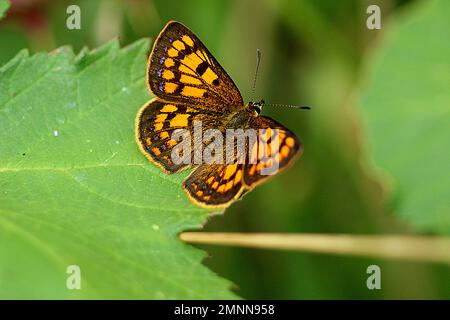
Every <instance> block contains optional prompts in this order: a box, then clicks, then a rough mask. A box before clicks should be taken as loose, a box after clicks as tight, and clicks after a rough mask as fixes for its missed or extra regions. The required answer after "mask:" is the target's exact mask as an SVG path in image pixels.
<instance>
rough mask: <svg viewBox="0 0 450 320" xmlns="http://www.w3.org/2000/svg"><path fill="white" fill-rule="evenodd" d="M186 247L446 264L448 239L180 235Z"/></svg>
mask: <svg viewBox="0 0 450 320" xmlns="http://www.w3.org/2000/svg"><path fill="white" fill-rule="evenodd" d="M180 238H181V240H183V241H186V242H189V243H199V244H210V245H222V246H237V247H248V248H260V249H279V250H295V251H307V252H316V253H331V254H339V255H355V256H366V257H373V258H390V259H400V260H414V261H427V262H439V263H445V264H450V238H448V237H423V236H402V235H386V236H385V235H348V234H336V235H332V234H281V233H278V234H277V233H250V234H249V233H212V232H211V233H210V232H184V233H182V234H181V235H180Z"/></svg>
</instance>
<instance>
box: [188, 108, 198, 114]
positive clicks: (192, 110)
mask: <svg viewBox="0 0 450 320" xmlns="http://www.w3.org/2000/svg"><path fill="white" fill-rule="evenodd" d="M186 112H188V113H193V112H197V110H195V109H194V108H189V107H187V109H186Z"/></svg>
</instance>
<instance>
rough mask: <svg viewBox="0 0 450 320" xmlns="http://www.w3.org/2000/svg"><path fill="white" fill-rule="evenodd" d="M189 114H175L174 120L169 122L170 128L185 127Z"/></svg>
mask: <svg viewBox="0 0 450 320" xmlns="http://www.w3.org/2000/svg"><path fill="white" fill-rule="evenodd" d="M189 116H190V115H189V114H177V115H176V116H175V118H173V119H172V120H170V126H171V127H187V125H188V118H189Z"/></svg>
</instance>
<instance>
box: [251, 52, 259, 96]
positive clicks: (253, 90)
mask: <svg viewBox="0 0 450 320" xmlns="http://www.w3.org/2000/svg"><path fill="white" fill-rule="evenodd" d="M260 62H261V50H259V49H256V70H255V77H254V78H253V88H252V97H253V101H255V90H256V79H257V77H258V70H259V63H260Z"/></svg>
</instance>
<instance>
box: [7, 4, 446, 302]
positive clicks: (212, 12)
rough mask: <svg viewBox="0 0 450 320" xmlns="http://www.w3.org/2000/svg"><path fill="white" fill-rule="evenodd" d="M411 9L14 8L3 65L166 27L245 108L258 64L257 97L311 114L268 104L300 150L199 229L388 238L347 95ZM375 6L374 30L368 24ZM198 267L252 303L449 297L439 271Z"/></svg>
mask: <svg viewBox="0 0 450 320" xmlns="http://www.w3.org/2000/svg"><path fill="white" fill-rule="evenodd" d="M411 2H413V1H399V0H397V1H395V0H385V1H363V0H361V1H357V0H354V1H350V0H345V1H329V0H315V1H295V0H292V1H289V0H286V1H274V0H273V1H270V0H263V1H247V0H244V1H237V0H236V1H206V0H203V1H199V0H196V1H167V0H161V1H150V0H122V1H119V0H117V1H113V0H81V1H49V0H48V1H45V0H34V1H33V0H17V1H14V0H13V1H12V3H13V4H12V7H11V9H10V11H9V12H8V16H7V17H6V19H5V20H3V21H1V22H0V65H1V64H3V63H5V62H6V61H8V60H9V59H11V58H12V57H13V56H14V55H15V54H16V53H17V52H18V51H19V50H20V49H22V48H24V47H26V48H29V49H30V51H31V52H37V51H51V50H53V49H55V48H57V47H59V46H62V45H71V46H72V47H73V48H74V50H75V51H79V50H81V48H82V47H83V46H87V47H88V48H95V47H97V46H99V45H101V44H103V43H105V42H106V41H108V40H109V39H111V38H114V37H119V38H120V42H121V44H122V45H126V44H129V43H132V42H134V41H135V40H137V39H140V38H143V37H147V38H151V39H153V38H154V37H155V36H156V35H157V34H158V33H159V31H160V30H161V28H162V27H163V26H164V24H165V23H166V22H167V21H168V20H177V21H180V22H182V23H184V24H185V25H187V26H188V27H189V28H191V29H192V30H193V31H194V32H195V33H196V34H197V35H198V36H199V38H200V39H202V40H203V42H204V43H205V44H206V46H207V47H208V48H209V49H210V51H211V52H212V53H213V54H214V55H215V56H216V58H217V60H218V61H219V62H220V63H221V64H222V66H223V67H224V68H225V70H227V72H228V73H229V74H230V76H231V77H232V78H233V79H234V81H235V82H236V84H237V85H238V87H239V88H240V90H241V93H242V95H243V97H244V99H245V100H246V101H248V100H249V99H251V98H253V97H251V96H250V95H251V85H252V79H253V76H254V69H255V63H256V49H257V48H259V49H261V51H262V62H261V66H260V73H259V77H258V83H257V88H256V98H257V99H260V98H264V99H265V100H266V101H267V102H269V103H284V104H302V105H303V104H304V105H309V106H312V107H313V110H312V111H310V112H304V111H298V110H293V109H283V108H270V107H267V108H265V109H264V110H263V113H264V114H266V115H270V116H272V117H274V118H275V119H277V120H278V121H280V122H281V123H283V124H284V125H286V126H287V127H288V128H290V129H292V130H293V131H294V132H296V133H297V134H298V136H299V137H300V138H301V139H302V141H303V142H304V144H305V151H304V155H303V156H302V157H301V158H300V159H299V160H298V161H297V162H296V164H295V165H294V166H293V167H292V168H291V169H289V170H288V171H286V172H285V173H283V174H281V175H279V176H277V177H276V178H274V179H273V180H272V181H271V182H270V183H267V184H264V185H262V186H260V187H258V188H256V189H255V190H254V191H252V192H251V193H249V194H247V195H246V196H245V197H244V200H243V201H239V202H237V203H236V204H234V205H232V206H231V207H230V208H229V209H228V210H226V214H225V215H221V216H214V217H212V218H211V219H210V221H209V222H208V224H207V225H206V227H205V229H206V231H223V232H227V231H228V232H232V231H238V232H305V233H350V234H388V233H410V232H412V231H413V230H412V228H411V227H410V226H408V225H406V224H405V223H402V222H401V221H399V220H398V219H396V217H395V216H394V215H393V213H392V212H390V210H388V209H386V207H385V206H384V205H383V203H384V202H383V200H384V194H383V190H382V188H381V186H380V184H379V183H378V182H377V181H375V180H373V179H372V178H371V177H370V176H369V175H368V174H367V173H366V172H365V170H364V169H363V168H364V165H362V162H364V161H365V160H364V159H365V158H364V157H365V156H364V153H363V151H364V148H363V147H362V145H363V144H364V141H365V136H364V131H363V127H362V125H361V121H360V118H359V113H358V110H357V109H356V107H355V103H354V101H353V95H354V94H355V91H356V90H357V89H358V86H359V84H360V81H361V78H362V77H363V75H364V71H365V65H366V62H367V60H368V59H369V58H370V56H371V52H372V50H373V49H375V48H376V46H377V44H378V43H379V41H380V40H381V39H382V38H383V32H385V29H388V28H389V21H391V20H394V19H395V17H396V15H397V13H398V12H401V11H402V10H405V8H407V7H408V6H410V5H411ZM70 4H77V5H79V6H80V7H81V14H82V28H81V30H68V29H67V28H66V27H65V20H66V18H67V15H66V14H65V12H66V8H67V6H68V5H70ZM370 4H378V5H379V6H380V7H381V10H382V27H383V28H382V29H381V30H368V29H367V28H366V19H367V16H368V15H367V14H366V8H367V6H368V5H370ZM202 248H204V249H206V250H207V251H208V252H209V253H210V255H211V256H210V257H209V258H208V259H206V260H205V264H206V265H208V266H209V267H210V268H211V269H212V270H214V271H215V272H217V273H218V274H219V275H221V276H223V277H225V278H227V279H230V280H231V281H233V282H234V283H236V284H239V285H238V287H236V288H234V290H235V292H236V293H237V294H238V295H240V296H242V297H244V298H249V299H252V298H254V299H261V298H262V299H264V298H267V299H268V298H275V299H304V298H309V299H315V298H321V299H324V298H331V299H340V298H350V299H389V298H400V299H401V298H450V292H449V287H448V279H449V276H450V272H449V269H448V267H446V266H439V265H432V264H427V263H418V262H416V263H409V262H394V261H386V260H376V259H364V258H355V257H336V256H331V255H324V254H309V253H293V252H279V251H272V250H254V249H237V248H220V247H211V246H204V247H202ZM371 264H378V265H379V266H380V267H381V270H382V279H383V280H382V290H373V291H371V290H368V289H367V287H366V279H367V274H366V268H367V266H369V265H371Z"/></svg>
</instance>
